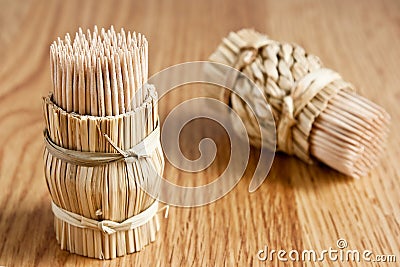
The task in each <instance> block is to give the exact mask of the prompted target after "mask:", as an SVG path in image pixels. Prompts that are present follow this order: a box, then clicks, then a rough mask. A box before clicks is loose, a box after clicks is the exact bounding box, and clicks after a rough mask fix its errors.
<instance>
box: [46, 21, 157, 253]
mask: <svg viewBox="0 0 400 267" xmlns="http://www.w3.org/2000/svg"><path fill="white" fill-rule="evenodd" d="M50 59H51V60H50V62H51V78H52V84H53V91H52V92H51V93H50V95H49V96H48V97H45V98H44V101H43V111H44V116H45V123H46V129H45V131H44V137H45V144H46V146H45V151H44V161H45V176H46V181H47V185H48V188H49V191H50V193H51V197H52V210H53V213H54V226H55V232H56V238H57V241H58V242H59V244H60V245H61V248H62V249H64V250H68V251H70V252H72V253H76V254H79V255H84V256H88V257H93V258H99V259H112V258H115V257H117V256H123V255H125V254H128V253H133V252H137V251H140V250H142V249H143V248H144V246H146V245H148V244H149V243H150V242H152V241H154V240H155V238H156V233H157V231H158V230H159V222H158V219H157V211H158V210H159V208H158V202H157V201H156V200H155V198H154V197H156V196H157V192H158V191H159V177H160V176H161V175H162V172H163V168H164V159H163V154H162V149H161V144H160V136H159V134H160V131H159V120H158V112H157V105H156V103H157V94H156V91H155V88H154V87H152V86H150V85H147V84H146V82H147V78H148V43H147V40H146V38H145V37H144V36H143V35H141V34H136V33H131V32H128V33H125V32H124V30H123V29H121V31H120V32H118V33H116V32H115V31H114V29H113V28H112V27H111V29H109V30H104V29H101V31H98V29H97V28H95V29H94V31H93V32H91V31H89V30H88V31H87V32H86V33H84V32H82V30H81V29H80V30H79V32H78V33H76V35H75V38H74V40H73V41H72V40H71V38H70V36H69V35H68V34H67V35H66V36H65V38H64V39H63V40H61V39H58V40H57V41H56V42H54V43H53V44H52V45H51V47H50Z"/></svg>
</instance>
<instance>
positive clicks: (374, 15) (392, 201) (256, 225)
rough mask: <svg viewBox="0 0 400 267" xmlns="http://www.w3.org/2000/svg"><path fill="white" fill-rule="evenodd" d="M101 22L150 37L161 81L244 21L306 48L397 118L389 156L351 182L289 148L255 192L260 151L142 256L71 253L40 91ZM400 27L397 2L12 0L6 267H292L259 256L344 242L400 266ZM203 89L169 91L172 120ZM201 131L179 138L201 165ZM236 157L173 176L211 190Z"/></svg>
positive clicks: (1, 231) (2, 8)
mask: <svg viewBox="0 0 400 267" xmlns="http://www.w3.org/2000/svg"><path fill="white" fill-rule="evenodd" d="M81 2H82V3H81ZM94 24H97V25H98V26H99V27H109V26H110V24H113V25H114V26H115V27H116V28H117V29H119V28H120V27H124V28H125V29H129V30H135V31H138V32H142V33H144V34H146V36H147V37H148V40H149V42H150V73H151V74H154V73H156V72H158V71H160V70H162V69H164V68H165V67H168V66H170V65H173V64H176V63H181V62H186V61H193V60H205V59H207V57H208V56H209V54H210V53H212V51H213V50H214V49H215V47H216V46H217V45H218V43H219V41H220V39H221V38H222V37H223V36H225V35H226V34H227V33H228V32H229V31H230V30H237V29H240V28H242V27H254V28H256V29H257V30H259V31H261V32H265V33H267V34H268V35H270V36H271V37H273V38H274V39H277V40H287V41H294V42H297V43H299V44H301V45H303V46H304V47H305V48H306V49H307V50H308V51H310V52H312V53H314V54H316V55H319V56H320V57H321V59H322V60H323V62H324V63H325V65H326V66H328V67H331V68H333V69H336V70H339V71H340V72H341V73H342V75H343V77H345V79H347V80H349V81H351V82H352V83H353V84H355V85H356V87H357V88H358V91H359V93H360V94H362V95H364V96H366V97H368V98H370V99H371V100H373V101H375V102H376V103H378V104H379V105H381V106H383V107H385V108H386V109H387V111H388V112H389V113H390V114H391V116H392V127H391V133H390V136H389V141H388V146H387V149H386V152H385V155H384V157H383V159H382V161H381V162H380V164H379V166H378V167H377V168H376V169H374V170H373V171H372V173H371V174H370V175H368V176H367V177H364V178H363V179H360V180H353V179H351V178H348V177H345V176H343V175H341V174H339V173H337V172H335V171H333V170H330V169H329V168H327V167H325V166H321V165H313V166H307V165H305V164H304V163H302V162H301V161H300V160H297V159H295V158H291V157H288V156H285V155H280V154H279V155H277V156H276V157H275V161H274V164H273V166H272V169H271V171H270V173H269V175H268V178H267V180H266V182H265V183H264V184H263V185H262V186H261V188H260V189H258V190H257V191H256V192H255V193H252V194H250V193H248V191H247V187H248V184H249V182H250V178H251V175H252V172H253V171H254V168H255V164H256V161H257V156H258V152H257V150H256V149H252V152H254V153H252V158H251V160H250V164H249V166H248V168H247V172H246V175H245V177H244V178H243V179H242V180H241V182H240V183H239V184H238V185H237V186H236V187H235V188H234V189H233V190H232V191H231V192H230V193H229V194H228V195H226V196H225V197H224V198H222V199H220V200H218V201H217V202H215V203H213V204H210V205H206V206H204V207H201V208H192V209H188V208H171V210H170V214H169V218H168V219H163V220H162V221H161V224H162V226H161V230H160V232H159V235H158V239H157V241H156V242H155V243H153V244H151V245H150V246H148V247H146V248H145V250H144V251H142V252H140V253H137V254H133V255H129V256H126V257H122V258H118V259H115V260H111V261H105V262H101V261H99V260H93V259H88V258H84V257H81V256H76V255H71V254H69V253H68V252H65V251H61V250H60V248H59V246H58V245H57V243H56V240H55V235H54V232H53V215H52V213H51V209H50V195H49V193H48V191H47V187H46V183H45V179H44V177H43V166H42V165H43V161H42V151H43V137H42V130H43V126H44V123H43V117H42V109H41V97H42V96H44V95H46V94H47V93H48V91H49V90H51V87H50V74H49V73H50V72H49V44H50V43H51V42H52V41H53V40H55V39H56V38H57V37H58V36H63V35H64V34H65V33H67V32H70V33H74V32H75V31H76V30H77V29H78V27H79V26H81V27H83V28H84V29H86V28H88V27H90V28H92V27H93V25H94ZM399 25H400V2H399V1H396V0H384V1H372V0H369V1H361V0H360V1H347V0H341V1H334V0H328V1H311V0H307V1H296V2H295V1H289V0H283V1H255V0H254V1H237V0H236V1H220V0H217V1H211V0H210V1H185V0H178V1H174V2H172V1H153V0H149V1H118V2H117V1H116V2H115V3H114V2H111V1H110V2H107V3H100V2H99V1H26V2H25V1H12V0H2V1H0V59H1V63H0V107H1V108H0V129H1V131H0V190H1V191H0V192H1V193H0V265H6V266H22V265H26V266H32V265H41V266H58V265H63V264H65V265H70V266H76V265H77V266H84V265H93V266H98V265H103V264H104V265H110V266H123V265H127V266H130V265H132V264H135V265H143V266H154V265H156V266H165V265H172V266H177V265H186V266H192V265H204V266H206V265H208V266H214V265H217V266H221V265H224V264H225V265H228V266H231V265H236V264H238V265H240V266H245V265H259V264H261V265H264V266H265V265H275V266H278V265H279V266H280V265H283V262H279V261H278V260H277V259H276V258H275V259H274V260H273V261H272V262H261V261H259V260H258V259H257V252H258V251H259V250H260V249H263V248H264V247H265V246H266V245H268V247H269V249H276V250H279V249H285V250H287V251H289V250H292V249H297V250H304V249H315V250H319V251H321V250H323V249H328V248H329V247H333V248H336V242H337V240H338V239H339V238H344V239H345V240H346V241H347V243H348V248H349V249H358V250H360V251H362V250H366V249H368V250H371V251H373V252H374V253H375V254H394V255H396V256H397V263H392V264H388V265H387V266H399V264H400V263H399V262H400V238H399V235H400V198H399V192H400V180H399V177H400V171H399V169H397V168H398V166H399V161H400V153H399V146H400V138H399V134H400V132H399V129H400V128H399V125H400V115H399V114H400V105H399V101H400V89H399V88H400V86H399V85H400V75H399V74H400V73H399V62H400V49H399V47H400V27H399ZM197 88H198V90H195V89H193V88H192V90H189V89H187V90H183V91H179V92H180V93H171V94H170V95H168V96H167V97H166V99H165V100H164V102H161V103H160V113H161V116H162V117H165V115H166V113H167V111H168V110H170V109H171V108H172V107H173V106H174V105H175V104H177V103H179V102H181V101H182V100H183V99H189V98H190V97H192V96H199V95H204V92H202V90H201V87H197ZM193 129H195V131H194V133H193V131H192V132H190V129H189V130H185V131H187V132H188V133H186V134H185V133H183V135H182V137H181V142H182V144H183V147H184V150H185V151H186V152H185V151H184V153H186V154H185V155H187V156H188V157H189V158H196V157H197V156H198V151H197V145H198V143H196V142H197V141H198V140H200V139H201V137H203V136H207V135H210V134H211V133H210V130H209V129H210V128H209V127H204V125H203V124H202V123H197V124H196V122H195V123H194V124H193ZM191 136H194V137H191ZM193 138H194V139H193ZM193 140H195V142H193ZM219 142H222V144H224V142H227V141H224V138H220V140H219ZM226 157H227V155H226V153H225V152H224V150H222V151H219V153H218V156H217V160H216V162H214V164H213V165H212V166H211V168H210V169H208V170H206V171H205V172H201V173H199V174H195V175H189V174H187V173H183V172H180V171H178V170H177V169H175V168H174V167H172V166H171V165H170V164H169V165H167V167H166V169H165V172H166V174H167V176H170V177H177V178H176V180H179V181H181V180H182V179H185V178H188V180H190V179H192V180H193V179H194V180H195V181H196V182H193V183H204V182H205V181H209V180H210V179H211V180H212V179H213V178H216V177H217V176H218V174H219V173H220V172H221V169H223V168H224V164H225V163H226V162H225V161H226V160H225V158H226ZM224 162H225V163H224ZM210 177H211V178H210ZM189 183H190V182H189ZM287 264H288V265H289V264H292V263H291V262H289V263H287ZM296 264H297V265H298V266H302V265H306V264H309V265H313V264H312V263H305V262H303V263H295V265H296ZM318 264H320V265H321V266H338V265H343V266H349V265H351V264H350V263H340V262H332V261H324V262H323V263H318ZM318 264H317V265H318ZM352 265H353V266H355V265H357V264H355V263H353V264H352ZM358 266H386V265H384V264H383V263H381V264H375V265H374V264H372V263H371V264H366V263H365V262H364V263H359V264H358Z"/></svg>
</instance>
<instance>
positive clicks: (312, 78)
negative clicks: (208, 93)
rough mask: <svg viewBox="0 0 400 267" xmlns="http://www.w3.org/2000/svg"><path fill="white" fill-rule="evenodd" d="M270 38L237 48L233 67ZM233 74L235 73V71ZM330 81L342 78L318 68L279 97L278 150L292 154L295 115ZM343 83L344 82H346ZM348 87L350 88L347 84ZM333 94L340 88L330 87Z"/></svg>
mask: <svg viewBox="0 0 400 267" xmlns="http://www.w3.org/2000/svg"><path fill="white" fill-rule="evenodd" d="M272 43H274V41H272V40H269V39H266V40H263V41H262V42H258V43H257V44H256V45H252V44H250V45H245V46H243V47H241V48H240V51H239V55H238V57H237V61H236V63H235V64H234V68H235V69H238V70H239V71H243V69H244V68H246V67H247V66H250V65H251V64H252V63H253V62H254V61H255V60H256V59H257V57H258V55H259V53H260V50H261V49H262V48H264V47H266V46H268V45H270V44H272ZM236 73H237V72H236ZM230 80H231V81H232V82H231V85H233V88H234V87H235V85H236V82H237V80H238V74H236V75H235V76H234V77H230ZM334 81H342V82H343V79H342V77H341V76H340V75H339V74H338V73H337V72H335V71H333V70H331V69H327V68H318V69H314V70H311V71H310V72H309V73H307V74H306V75H304V76H303V77H301V78H300V79H298V80H297V81H296V82H294V84H293V86H292V87H291V89H290V90H289V91H288V94H287V95H285V96H284V97H283V99H282V111H281V114H279V120H278V122H277V127H276V131H277V144H278V149H279V150H280V151H283V152H285V153H287V154H289V155H292V154H294V149H293V131H292V129H293V127H294V126H295V125H297V124H298V115H299V114H300V113H301V111H302V109H303V108H304V107H305V106H307V104H308V103H309V102H310V101H311V100H312V99H313V98H314V97H315V96H316V95H317V94H318V93H319V92H320V91H321V90H322V89H324V88H325V87H326V86H327V85H329V84H330V83H332V82H334ZM346 84H347V83H346ZM348 87H349V88H352V86H351V85H350V84H348ZM333 89H334V90H336V92H335V94H336V93H337V92H338V91H339V90H340V89H341V88H333Z"/></svg>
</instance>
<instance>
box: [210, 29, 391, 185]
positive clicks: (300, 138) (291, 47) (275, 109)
mask: <svg viewBox="0 0 400 267" xmlns="http://www.w3.org/2000/svg"><path fill="white" fill-rule="evenodd" d="M210 59H211V60H212V61H214V62H218V63H223V64H226V65H229V66H231V67H234V68H236V69H238V70H240V71H241V72H242V73H243V74H245V75H246V76H247V77H249V78H250V79H251V80H252V81H253V82H254V84H255V85H256V86H257V87H258V88H261V89H262V93H263V95H264V97H265V99H266V100H263V99H264V98H263V97H260V96H259V95H258V94H259V93H258V92H259V91H258V90H255V88H254V86H253V85H252V84H250V83H246V82H243V81H241V80H240V76H238V77H234V78H233V81H232V82H231V83H230V84H231V85H232V86H233V87H234V88H233V89H234V90H235V91H236V92H242V93H245V94H250V99H251V102H252V103H251V104H252V107H253V110H254V111H255V112H260V115H261V113H264V114H268V112H265V109H267V108H271V110H272V115H273V117H274V120H275V124H276V134H277V138H276V139H277V149H278V150H280V151H283V152H286V153H288V154H290V155H292V154H294V155H296V156H297V157H299V158H301V159H302V160H304V161H306V162H309V163H311V162H312V160H313V159H316V160H318V161H321V162H323V163H325V164H327V165H329V166H330V167H332V168H334V169H336V170H338V171H340V172H342V173H344V174H347V175H350V176H353V177H361V176H364V175H366V174H367V173H368V172H369V171H370V170H371V168H373V167H374V166H375V165H376V164H377V163H378V158H379V156H380V154H381V153H382V151H383V147H384V143H385V139H386V137H387V133H388V125H389V121H390V117H389V115H388V114H387V113H386V111H385V110H384V109H383V108H381V107H379V106H377V105H376V104H374V103H373V102H371V101H369V100H367V99H365V98H363V97H361V96H359V95H357V94H356V93H355V92H354V89H353V86H352V85H351V84H349V83H347V82H345V81H344V80H343V79H342V78H341V76H340V75H339V74H338V73H336V72H334V71H332V70H330V69H327V68H325V67H323V65H322V63H321V61H320V60H319V58H318V57H316V56H314V55H311V54H308V53H306V52H305V50H304V49H303V48H302V47H300V46H298V45H296V44H289V43H280V42H277V41H274V40H271V39H270V38H269V37H267V36H266V35H263V34H261V33H258V32H256V31H254V30H249V29H243V30H240V31H238V32H231V33H230V34H229V35H228V36H227V37H226V38H224V39H223V41H222V43H221V44H220V46H219V47H218V49H217V50H216V51H215V52H214V53H213V54H212V55H211V57H210ZM213 71H214V73H213V74H214V75H219V76H221V77H220V78H221V79H222V80H223V79H227V77H226V76H227V75H226V74H224V73H222V72H218V70H217V69H215V70H213ZM224 76H225V77H224ZM228 78H229V77H228ZM229 79H231V78H229ZM242 80H243V79H242ZM221 98H222V100H223V101H225V102H226V103H227V104H229V105H230V106H231V107H232V108H233V109H234V110H235V111H236V112H237V113H238V114H239V116H241V118H242V119H243V121H244V123H245V125H246V127H247V128H248V129H249V133H250V139H251V141H252V143H253V144H256V145H260V142H259V141H260V134H259V133H260V131H259V130H258V129H256V128H257V127H258V125H257V124H256V123H255V122H254V117H253V116H252V111H251V110H250V109H249V107H248V106H246V105H245V103H244V101H242V100H241V99H240V98H239V97H238V95H236V94H231V93H224V94H223V95H221ZM265 102H267V103H265ZM263 109H264V111H263ZM270 132H271V133H273V134H275V131H270ZM269 139H271V140H274V137H272V136H271V137H270V138H269Z"/></svg>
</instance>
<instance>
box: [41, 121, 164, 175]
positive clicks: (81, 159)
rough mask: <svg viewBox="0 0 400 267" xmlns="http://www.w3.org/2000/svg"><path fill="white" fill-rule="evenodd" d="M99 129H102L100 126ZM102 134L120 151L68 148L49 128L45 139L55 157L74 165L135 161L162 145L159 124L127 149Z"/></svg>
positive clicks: (92, 165) (47, 146) (86, 165)
mask: <svg viewBox="0 0 400 267" xmlns="http://www.w3.org/2000/svg"><path fill="white" fill-rule="evenodd" d="M98 131H100V129H99V128H98ZM102 135H103V136H104V137H105V138H106V140H107V141H108V142H109V143H110V145H111V146H112V147H114V148H115V150H116V151H117V152H118V153H108V152H86V151H77V150H71V149H66V148H63V147H61V146H59V145H57V144H56V143H54V142H53V141H52V140H51V138H50V136H49V133H48V131H47V130H45V131H44V141H45V145H46V148H47V150H48V151H49V153H50V154H51V155H53V156H54V157H56V158H59V159H61V160H63V161H65V162H68V163H71V164H74V165H79V166H85V167H95V166H100V165H104V164H108V163H111V162H115V161H119V160H124V161H125V162H126V163H129V162H134V161H136V160H138V159H140V158H146V157H150V156H151V154H152V153H153V151H154V150H155V149H156V148H157V147H158V146H160V127H159V126H158V125H157V127H156V128H155V129H154V130H153V131H152V132H151V133H150V134H149V135H148V136H147V137H146V138H144V139H143V140H142V141H141V142H139V143H138V144H136V145H135V146H133V147H132V148H130V149H127V150H123V149H121V148H120V147H118V146H117V145H116V144H115V142H114V141H113V140H111V138H110V137H109V136H108V135H107V134H102Z"/></svg>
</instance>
